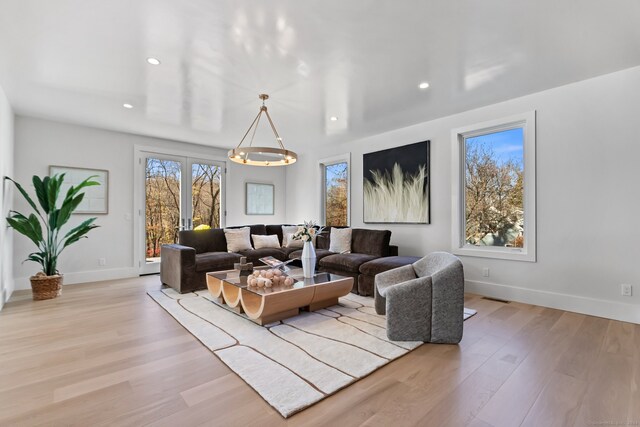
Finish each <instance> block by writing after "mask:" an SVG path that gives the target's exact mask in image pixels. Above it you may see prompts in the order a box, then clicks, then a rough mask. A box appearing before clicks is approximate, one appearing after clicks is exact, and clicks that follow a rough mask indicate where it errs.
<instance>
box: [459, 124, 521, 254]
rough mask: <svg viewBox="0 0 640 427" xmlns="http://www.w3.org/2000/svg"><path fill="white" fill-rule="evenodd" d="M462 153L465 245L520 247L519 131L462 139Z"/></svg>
mask: <svg viewBox="0 0 640 427" xmlns="http://www.w3.org/2000/svg"><path fill="white" fill-rule="evenodd" d="M465 153H466V158H465V162H466V163H465V221H466V222H465V233H466V234H465V239H466V243H467V244H470V245H474V246H506V247H519V248H521V247H523V246H524V205H523V196H524V163H523V162H524V135H523V129H522V128H516V129H510V130H505V131H501V132H494V133H489V134H485V135H480V136H476V137H473V138H466V139H465Z"/></svg>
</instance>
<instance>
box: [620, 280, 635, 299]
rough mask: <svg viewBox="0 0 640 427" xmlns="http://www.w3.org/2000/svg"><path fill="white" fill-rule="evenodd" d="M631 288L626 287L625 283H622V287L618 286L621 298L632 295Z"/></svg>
mask: <svg viewBox="0 0 640 427" xmlns="http://www.w3.org/2000/svg"><path fill="white" fill-rule="evenodd" d="M632 288H633V287H632V286H631V285H628V284H626V283H623V284H622V285H620V292H621V293H622V296H623V297H630V296H631V295H632V294H633V289H632Z"/></svg>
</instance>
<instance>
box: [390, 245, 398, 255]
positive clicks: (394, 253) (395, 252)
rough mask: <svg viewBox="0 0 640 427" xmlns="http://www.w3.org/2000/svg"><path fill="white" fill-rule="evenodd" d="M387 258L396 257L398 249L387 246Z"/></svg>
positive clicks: (393, 246)
mask: <svg viewBox="0 0 640 427" xmlns="http://www.w3.org/2000/svg"><path fill="white" fill-rule="evenodd" d="M389 256H398V247H397V246H396V245H389Z"/></svg>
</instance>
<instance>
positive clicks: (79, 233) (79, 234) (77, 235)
mask: <svg viewBox="0 0 640 427" xmlns="http://www.w3.org/2000/svg"><path fill="white" fill-rule="evenodd" d="M92 219H95V218H92ZM76 228H77V230H76V231H75V232H74V233H73V234H71V235H70V236H69V237H67V236H65V237H66V240H65V241H64V244H63V245H62V248H60V250H59V251H58V253H60V252H62V250H63V249H64V248H66V247H67V246H69V245H70V244H72V243H75V242H77V241H78V240H80V239H82V238H85V237H87V236H85V234H87V233H88V232H89V231H91V230H93V229H94V228H98V226H97V225H93V224H92V225H87V226H84V227H81V228H78V227H76Z"/></svg>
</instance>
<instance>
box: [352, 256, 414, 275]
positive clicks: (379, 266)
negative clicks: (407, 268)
mask: <svg viewBox="0 0 640 427" xmlns="http://www.w3.org/2000/svg"><path fill="white" fill-rule="evenodd" d="M419 259H420V258H419V257H417V256H389V257H383V258H377V259H374V260H371V261H369V262H365V263H364V264H362V265H361V266H360V273H362V274H366V275H368V276H375V275H376V274H378V273H382V272H383V271H388V270H393V269H394V268H398V267H402V266H403V265H409V264H413V263H414V262H416V261H418V260H419Z"/></svg>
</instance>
